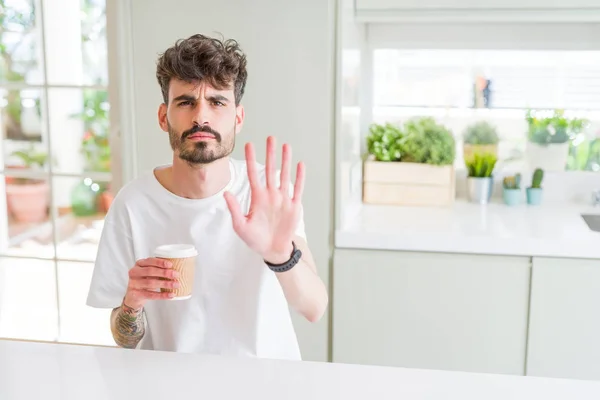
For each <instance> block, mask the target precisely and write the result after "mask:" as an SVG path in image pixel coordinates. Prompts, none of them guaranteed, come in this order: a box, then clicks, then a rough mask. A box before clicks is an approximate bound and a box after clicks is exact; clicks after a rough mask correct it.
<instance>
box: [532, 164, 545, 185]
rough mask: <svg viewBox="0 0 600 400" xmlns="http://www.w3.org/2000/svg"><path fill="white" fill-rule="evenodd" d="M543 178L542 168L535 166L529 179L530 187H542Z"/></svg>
mask: <svg viewBox="0 0 600 400" xmlns="http://www.w3.org/2000/svg"><path fill="white" fill-rule="evenodd" d="M543 179H544V170H542V169H541V168H536V170H535V171H534V172H533V178H532V180H531V187H532V188H534V189H540V188H541V187H542V180H543Z"/></svg>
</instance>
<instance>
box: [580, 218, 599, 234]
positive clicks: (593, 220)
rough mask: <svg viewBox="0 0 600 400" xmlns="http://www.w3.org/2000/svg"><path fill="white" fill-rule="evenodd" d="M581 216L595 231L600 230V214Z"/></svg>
mask: <svg viewBox="0 0 600 400" xmlns="http://www.w3.org/2000/svg"><path fill="white" fill-rule="evenodd" d="M581 217H582V218H583V220H584V221H585V223H586V224H587V226H588V228H590V229H591V230H592V231H594V232H600V214H581Z"/></svg>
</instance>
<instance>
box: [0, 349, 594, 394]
mask: <svg viewBox="0 0 600 400" xmlns="http://www.w3.org/2000/svg"><path fill="white" fill-rule="evenodd" d="M599 398H600V382H593V381H575V380H559V379H548V378H534V377H519V376H508V375H491V374H474V373H463V372H450V371H427V370H411V369H403V368H390V367H369V366H360V365H345V364H330V363H313V362H284V361H273V360H256V359H234V358H225V357H217V356H200V355H192V354H177V353H166V352H152V351H142V350H124V349H116V348H100V347H87V346H73V345H59V344H45V343H26V342H13V341H2V340H0V399H2V400H40V399H43V400H84V399H85V400H120V399H127V400H130V399H144V400H152V399H160V400H165V399H173V400H187V399H189V400H192V399H194V400H195V399H235V400H238V399H261V400H283V399H285V400H295V399H298V400H300V399H302V400H308V399H310V400H319V399H324V400H325V399H327V400H333V399H343V400H354V399H356V400H364V399H376V400H381V399H395V400H397V399H402V400H420V399H427V400H438V399H439V400H482V399H485V400H532V399H543V400H558V399H561V400H562V399H565V400H567V399H568V400H573V399H577V400H587V399H590V400H591V399H594V400H597V399H599Z"/></svg>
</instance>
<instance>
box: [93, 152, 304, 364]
mask: <svg viewBox="0 0 600 400" xmlns="http://www.w3.org/2000/svg"><path fill="white" fill-rule="evenodd" d="M230 168H231V181H230V182H229V184H228V185H227V187H226V188H225V189H224V190H229V191H230V192H231V193H232V194H234V195H235V196H236V197H237V200H238V201H239V203H240V205H241V207H242V210H245V211H247V210H248V209H249V206H250V185H249V181H248V175H247V171H246V162H245V161H239V160H231V161H230ZM258 168H259V172H260V176H261V179H262V181H263V182H264V181H265V177H264V166H262V165H260V164H259V165H258ZM224 190H223V191H224ZM223 191H221V192H219V193H217V194H215V195H214V196H211V197H209V198H204V199H186V198H183V197H179V196H176V195H175V194H173V193H171V192H169V191H168V190H167V189H165V188H164V187H163V186H162V185H161V184H160V183H159V182H158V180H157V179H156V177H155V175H154V173H153V172H150V173H148V174H145V175H144V176H142V177H140V178H138V179H135V180H134V181H132V182H130V183H129V184H127V185H126V186H125V187H123V189H121V191H119V193H118V195H117V196H116V197H115V199H114V201H113V203H112V205H111V208H110V210H109V212H108V214H107V216H106V219H105V222H104V229H103V232H102V237H101V240H100V244H99V248H98V254H97V258H96V264H95V268H94V273H93V277H92V282H91V286H90V291H89V294H88V299H87V304H88V305H89V306H92V307H100V308H116V307H119V306H120V305H121V302H122V301H123V297H124V295H125V291H126V288H127V283H128V279H129V278H128V271H129V269H131V268H132V267H133V266H134V264H135V262H136V260H138V259H141V258H147V257H152V256H153V251H154V249H155V248H156V247H157V246H160V245H164V244H174V243H189V244H193V245H194V246H196V249H197V250H198V257H196V271H195V276H194V289H193V294H192V297H191V299H189V300H175V301H173V300H154V301H152V300H151V301H148V302H147V303H146V305H145V307H144V308H145V311H146V321H147V325H146V333H145V335H144V337H143V339H142V341H141V342H140V344H139V345H138V348H141V349H150V350H163V351H176V352H187V353H208V354H222V355H234V356H250V357H260V358H276V359H291V360H299V359H300V350H299V347H298V342H297V338H296V334H295V332H294V327H293V325H292V320H291V316H290V311H289V307H288V303H287V301H286V299H285V296H284V293H283V290H282V288H281V285H280V284H279V281H278V280H277V277H276V276H275V273H274V272H272V271H271V270H270V269H269V268H268V267H267V266H266V265H265V264H264V262H263V260H262V258H261V257H260V256H259V255H258V254H257V253H255V252H254V251H252V250H251V249H250V248H249V247H248V246H247V245H246V244H245V243H244V242H243V241H242V240H241V239H240V238H239V236H238V235H237V234H236V233H235V231H234V230H233V226H232V223H231V214H230V212H229V209H228V208H227V204H226V202H225V199H224V197H223ZM296 234H297V235H299V236H301V237H303V238H305V233H304V221H303V219H302V218H300V223H299V224H298V228H297V231H296ZM107 323H108V321H107Z"/></svg>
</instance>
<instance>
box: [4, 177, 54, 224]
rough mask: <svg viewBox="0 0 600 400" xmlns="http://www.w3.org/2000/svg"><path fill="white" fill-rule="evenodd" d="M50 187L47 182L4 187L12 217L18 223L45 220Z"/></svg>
mask: <svg viewBox="0 0 600 400" xmlns="http://www.w3.org/2000/svg"><path fill="white" fill-rule="evenodd" d="M49 192H50V187H49V185H48V182H37V183H27V184H21V185H17V184H13V183H11V184H9V185H6V199H7V201H8V208H9V209H10V211H11V213H12V215H13V217H14V218H15V219H16V220H17V221H19V222H27V223H35V222H42V221H45V220H46V217H47V216H48V205H49V204H50V197H49V195H48V194H49Z"/></svg>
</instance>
